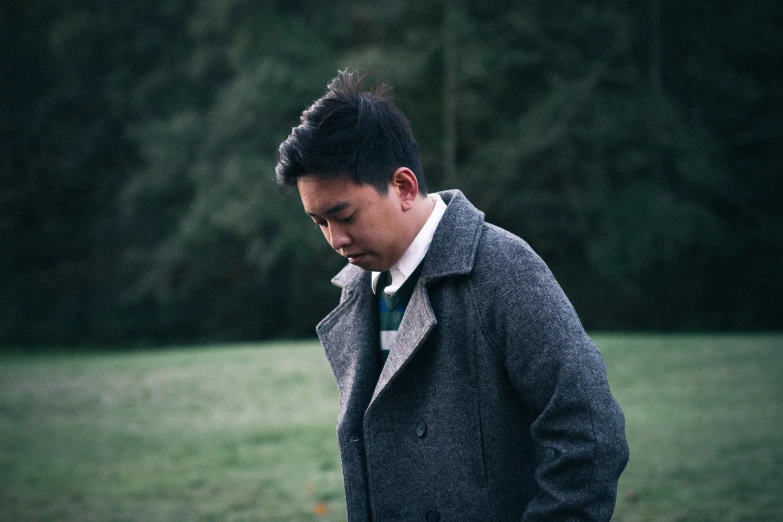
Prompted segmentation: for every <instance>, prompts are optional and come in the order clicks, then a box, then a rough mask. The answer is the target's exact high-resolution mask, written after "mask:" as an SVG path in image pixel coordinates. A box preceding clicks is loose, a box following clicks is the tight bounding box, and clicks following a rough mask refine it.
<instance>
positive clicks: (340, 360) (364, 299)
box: [316, 265, 380, 427]
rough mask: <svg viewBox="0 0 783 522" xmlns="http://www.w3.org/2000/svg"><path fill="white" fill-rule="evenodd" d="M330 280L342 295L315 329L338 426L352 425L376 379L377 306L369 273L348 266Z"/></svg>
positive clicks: (378, 360) (377, 358)
mask: <svg viewBox="0 0 783 522" xmlns="http://www.w3.org/2000/svg"><path fill="white" fill-rule="evenodd" d="M332 282H333V283H334V284H336V285H338V286H342V287H343V292H344V293H345V294H346V295H345V297H344V299H343V300H342V301H341V303H340V304H339V305H338V306H337V308H335V309H334V310H333V311H332V312H331V313H330V314H329V315H327V316H326V317H325V318H324V319H323V321H321V322H320V323H319V324H318V326H317V327H316V332H317V333H318V338H319V339H320V340H321V344H322V345H323V347H324V352H325V353H326V358H327V359H328V360H329V364H330V365H331V367H332V372H333V373H334V378H335V381H337V390H338V393H339V395H340V417H339V419H338V427H340V426H342V425H343V424H347V426H349V427H352V426H355V423H356V422H357V421H360V420H361V418H362V417H363V416H364V412H365V410H366V409H367V406H368V405H369V403H370V398H371V397H372V394H373V390H374V388H375V383H376V381H377V378H378V368H379V366H380V354H379V353H378V350H379V349H378V307H377V304H376V302H375V295H374V294H373V293H372V288H371V287H370V274H369V272H362V271H361V269H358V268H356V267H354V266H351V265H349V266H347V267H346V268H345V269H344V270H343V271H341V272H340V273H339V274H338V275H337V277H335V278H334V279H333V280H332ZM346 421H347V422H346Z"/></svg>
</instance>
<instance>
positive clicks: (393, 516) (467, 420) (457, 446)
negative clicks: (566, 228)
mask: <svg viewBox="0 0 783 522" xmlns="http://www.w3.org/2000/svg"><path fill="white" fill-rule="evenodd" d="M440 194H441V197H443V200H444V201H445V202H446V203H447V205H448V209H447V211H446V213H445V215H444V216H443V219H442V220H441V222H440V225H439V226H438V229H437V231H436V233H435V237H434V238H433V241H432V245H431V246H430V250H429V252H428V254H427V256H426V257H425V259H424V261H423V263H424V264H423V266H422V271H421V276H420V279H419V282H418V284H417V286H416V289H415V290H414V293H413V296H412V297H411V300H410V303H409V305H408V309H407V311H406V313H405V316H404V319H403V321H402V324H401V326H400V330H399V334H398V336H397V339H396V342H395V344H394V345H393V346H392V349H391V353H390V355H389V358H388V361H387V362H386V364H385V366H384V367H383V371H382V372H381V373H380V376H379V375H378V368H379V362H378V357H379V353H378V337H379V334H378V310H377V305H376V298H375V296H374V294H373V293H372V289H371V286H370V273H369V272H364V271H362V270H361V269H360V268H358V267H355V266H352V265H348V266H346V267H345V268H344V269H343V270H342V271H341V272H340V273H339V274H338V275H337V276H336V277H335V278H334V280H333V282H334V283H335V284H336V285H338V286H340V287H342V289H343V290H342V296H341V299H340V304H339V305H338V306H337V308H335V309H334V310H333V311H332V312H331V313H330V314H329V315H328V316H327V317H326V318H324V320H323V321H321V323H320V324H319V325H318V327H317V332H318V335H319V337H320V339H321V342H322V344H323V347H324V350H325V352H326V356H327V358H328V360H329V363H330V365H331V367H332V370H333V372H334V376H335V379H336V381H337V387H338V390H339V396H340V413H339V416H338V419H337V440H338V444H339V448H340V456H341V461H342V468H343V475H344V480H345V495H346V500H347V511H348V513H347V514H348V521H349V522H360V521H361V522H364V521H368V520H373V521H383V520H405V521H408V520H411V521H413V520H426V521H439V520H441V521H444V522H445V521H476V522H484V521H506V520H508V521H512V520H513V521H517V522H518V521H520V520H522V521H529V522H532V521H534V520H535V521H539V520H547V521H568V520H596V521H597V520H609V518H610V517H611V514H612V510H613V509H614V504H615V497H616V491H617V480H618V478H619V476H620V473H621V472H622V470H623V468H624V467H625V464H626V462H627V460H628V446H627V444H626V440H625V424H624V419H623V414H622V412H621V410H620V407H619V406H618V404H617V403H616V402H615V400H614V398H613V397H612V395H611V393H610V391H609V387H608V385H607V380H606V370H605V367H604V362H603V359H602V357H601V355H600V353H599V352H598V350H597V349H596V347H595V345H594V344H593V343H592V341H591V340H590V339H589V338H588V336H587V335H586V334H585V332H584V330H583V328H582V325H581V323H580V321H579V319H578V318H577V315H576V312H575V311H574V309H573V307H572V306H571V304H570V302H569V301H568V299H567V298H566V297H565V295H564V294H563V291H562V290H561V289H560V286H559V285H558V284H557V282H556V281H555V279H554V277H553V276H552V274H551V273H550V271H549V269H548V268H547V266H546V265H545V264H544V262H543V261H542V260H541V259H540V258H539V257H538V256H537V255H536V254H535V253H534V252H533V251H532V250H531V249H530V247H529V246H528V245H527V244H526V243H525V242H524V241H522V240H521V239H519V238H518V237H516V236H514V235H512V234H510V233H509V232H506V231H504V230H502V229H500V228H498V227H495V226H493V225H490V224H487V223H485V222H484V215H483V213H481V212H479V211H478V210H477V209H476V208H475V207H474V206H473V205H471V204H470V202H469V201H468V200H467V199H466V198H465V196H464V195H463V194H462V193H461V192H459V191H446V192H442V193H440Z"/></svg>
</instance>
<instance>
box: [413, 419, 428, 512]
mask: <svg viewBox="0 0 783 522" xmlns="http://www.w3.org/2000/svg"><path fill="white" fill-rule="evenodd" d="M426 434H427V425H426V424H424V421H419V422H417V423H416V435H418V436H419V437H424V436H425V435H426ZM428 513H429V511H428ZM427 520H429V519H427Z"/></svg>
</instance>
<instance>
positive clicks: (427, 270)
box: [316, 190, 484, 431]
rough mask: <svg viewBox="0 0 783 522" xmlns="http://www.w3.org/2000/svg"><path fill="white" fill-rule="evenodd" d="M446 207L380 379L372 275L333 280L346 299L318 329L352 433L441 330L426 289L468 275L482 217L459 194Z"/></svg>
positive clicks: (347, 274)
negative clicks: (398, 376)
mask: <svg viewBox="0 0 783 522" xmlns="http://www.w3.org/2000/svg"><path fill="white" fill-rule="evenodd" d="M439 194H440V196H441V197H442V198H443V201H444V202H445V203H446V205H447V208H446V213H445V214H444V215H443V218H442V219H441V222H440V224H439V225H438V228H437V230H436V231H435V236H434V237H433V238H432V243H431V244H430V249H429V251H428V252H427V255H426V256H425V258H424V261H423V263H424V265H423V266H422V271H421V275H420V276H419V283H418V284H417V285H416V288H415V289H414V292H413V295H412V296H411V300H410V302H409V303H408V308H407V310H406V312H405V316H404V317H403V321H402V324H400V330H399V333H398V336H397V340H396V341H395V344H394V346H392V349H391V352H390V353H389V357H388V359H387V361H386V364H385V365H384V367H383V371H382V372H381V374H380V376H378V373H377V372H378V370H377V368H378V365H379V362H378V361H379V356H378V349H379V348H378V337H379V333H378V311H377V304H376V297H375V295H374V294H373V293H372V288H371V285H370V272H365V271H364V270H362V269H361V268H359V267H356V266H353V265H348V266H346V267H345V268H344V269H343V270H341V271H340V273H338V274H337V276H335V278H334V279H332V282H333V283H334V284H335V285H337V286H339V287H342V288H343V292H344V299H343V300H342V301H341V303H340V305H339V306H338V307H337V308H335V309H334V310H333V311H332V313H330V314H329V315H327V316H326V318H324V320H323V321H321V322H320V323H319V324H318V326H317V327H316V331H317V332H318V337H319V338H320V339H321V343H322V344H323V346H324V351H325V352H326V356H327V359H329V363H330V365H331V367H332V371H333V372H334V376H335V380H336V381H337V387H338V391H339V393H340V404H341V406H342V407H341V412H340V421H338V431H339V430H340V426H341V425H344V426H347V429H353V427H355V425H356V423H357V422H359V420H360V419H362V418H363V416H364V415H365V414H366V412H369V410H370V408H371V407H372V405H373V404H374V403H375V402H376V399H377V398H378V397H379V396H380V395H381V394H382V393H383V392H384V390H385V389H386V388H387V387H388V386H389V385H390V384H391V382H392V381H393V379H394V378H395V376H396V375H397V374H398V373H399V372H400V371H401V370H402V368H403V367H404V366H405V365H406V364H407V362H408V361H409V360H410V359H411V357H412V356H413V354H414V353H415V352H416V351H417V350H418V349H419V347H421V346H422V345H423V344H424V342H425V341H426V340H427V337H428V336H429V334H430V333H431V332H432V330H433V328H434V327H435V325H436V324H437V318H436V317H435V314H434V312H433V310H432V306H431V304H430V299H429V295H428V292H427V287H428V286H429V285H430V284H431V283H432V282H433V281H435V280H437V279H440V278H444V277H448V276H453V275H464V274H468V273H470V272H471V271H472V270H473V262H474V259H475V256H476V250H477V248H478V242H479V239H480V237H481V227H482V225H483V223H484V214H483V213H482V212H480V211H479V210H477V209H476V208H475V207H474V206H473V205H472V204H471V203H470V202H469V201H468V200H467V198H466V197H465V196H464V195H463V194H462V192H460V191H458V190H449V191H445V192H440V193H439Z"/></svg>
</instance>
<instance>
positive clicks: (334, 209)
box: [307, 201, 351, 217]
mask: <svg viewBox="0 0 783 522" xmlns="http://www.w3.org/2000/svg"><path fill="white" fill-rule="evenodd" d="M350 204H351V202H350V201H338V202H337V203H335V204H334V205H332V206H331V207H329V208H327V209H326V211H325V212H324V215H325V216H328V215H329V214H334V213H335V212H339V211H341V210H342V209H344V208H346V207H348V206H349V205H350ZM307 214H308V215H310V216H313V217H320V216H319V215H318V214H313V213H312V212H308V213H307Z"/></svg>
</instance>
